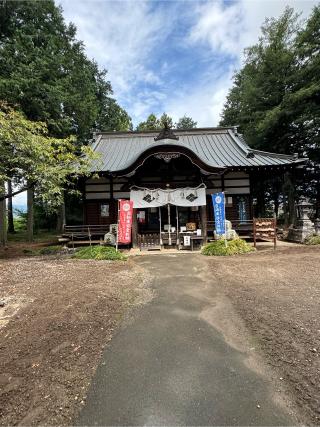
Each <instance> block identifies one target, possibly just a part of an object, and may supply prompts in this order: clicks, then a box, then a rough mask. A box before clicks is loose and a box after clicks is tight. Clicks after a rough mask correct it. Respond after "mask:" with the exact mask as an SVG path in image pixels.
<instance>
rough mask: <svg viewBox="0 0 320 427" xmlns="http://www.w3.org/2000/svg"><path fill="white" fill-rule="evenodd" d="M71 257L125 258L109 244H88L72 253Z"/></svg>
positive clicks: (120, 259)
mask: <svg viewBox="0 0 320 427" xmlns="http://www.w3.org/2000/svg"><path fill="white" fill-rule="evenodd" d="M72 258H78V259H97V260H111V261H124V260H126V259H127V258H126V257H125V256H124V255H123V254H122V253H121V252H119V251H118V252H117V251H116V250H115V248H112V247H110V246H91V247H90V246H88V247H85V248H80V249H78V250H77V251H76V252H75V253H74V254H73V256H72Z"/></svg>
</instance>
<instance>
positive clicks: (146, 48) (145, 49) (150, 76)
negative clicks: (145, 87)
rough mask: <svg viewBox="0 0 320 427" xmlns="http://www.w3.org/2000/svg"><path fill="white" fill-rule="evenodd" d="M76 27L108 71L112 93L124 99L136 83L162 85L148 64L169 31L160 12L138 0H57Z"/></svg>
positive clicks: (79, 36)
mask: <svg viewBox="0 0 320 427" xmlns="http://www.w3.org/2000/svg"><path fill="white" fill-rule="evenodd" d="M60 4H61V5H62V8H63V10H64V16H65V18H66V19H67V21H71V22H73V23H74V24H75V25H76V26H77V29H78V32H77V37H78V38H79V39H80V40H83V41H84V43H85V47H86V51H87V53H88V56H89V57H91V58H94V59H95V60H96V61H97V62H98V64H99V65H100V66H102V67H105V68H106V69H107V70H108V78H109V79H110V80H111V83H112V87H113V89H114V93H115V96H116V97H117V98H118V99H119V101H120V102H121V101H125V100H126V98H127V97H128V94H130V93H131V91H132V90H133V88H134V86H135V85H136V84H138V83H139V82H145V83H151V84H154V85H160V84H161V77H160V75H159V74H156V73H155V72H154V71H152V70H151V69H150V67H149V65H150V63H152V59H153V51H154V49H155V47H156V46H157V45H161V43H162V42H163V40H164V39H165V38H166V37H167V34H168V32H170V25H169V22H168V21H167V20H165V19H164V18H163V13H162V12H161V11H156V12H155V11H154V10H152V9H151V3H150V2H141V1H126V2H125V1H121V2H119V1H112V2H111V1H109V2H104V1H85V0H82V1H77V2H75V1H66V0H62V1H60Z"/></svg>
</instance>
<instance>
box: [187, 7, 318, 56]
mask: <svg viewBox="0 0 320 427" xmlns="http://www.w3.org/2000/svg"><path fill="white" fill-rule="evenodd" d="M315 4H316V1H312V0H309V1H308V0H305V1H301V0H300V1H299V0H297V1H296V0H264V1H258V0H256V1H254V0H240V1H238V2H236V3H232V4H230V3H225V2H223V1H222V0H219V1H215V2H208V3H204V4H203V3H200V4H198V6H197V8H196V16H197V22H196V24H195V25H194V26H193V27H192V29H191V31H190V35H189V41H190V42H191V43H193V44H195V43H205V44H207V45H208V46H209V47H210V48H211V50H212V51H213V52H216V51H219V52H221V53H224V54H227V55H232V56H235V57H237V58H239V59H240V58H241V55H242V51H243V49H244V48H245V47H248V46H250V45H252V44H254V43H256V42H257V40H258V37H259V35H260V27H261V25H262V23H263V22H264V20H265V19H266V18H267V17H278V16H280V14H281V13H282V12H283V11H284V9H285V7H286V6H287V5H289V6H292V7H294V9H295V10H296V11H297V12H302V17H305V16H307V15H308V14H309V13H310V11H311V9H312V7H313V6H314V5H315Z"/></svg>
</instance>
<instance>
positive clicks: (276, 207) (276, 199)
mask: <svg viewBox="0 0 320 427" xmlns="http://www.w3.org/2000/svg"><path fill="white" fill-rule="evenodd" d="M273 202H274V214H275V217H276V218H278V215H279V193H274V195H273Z"/></svg>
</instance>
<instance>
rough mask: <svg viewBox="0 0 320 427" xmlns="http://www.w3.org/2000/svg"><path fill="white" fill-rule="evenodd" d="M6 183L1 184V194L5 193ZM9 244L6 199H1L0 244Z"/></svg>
mask: <svg viewBox="0 0 320 427" xmlns="http://www.w3.org/2000/svg"><path fill="white" fill-rule="evenodd" d="M4 192H5V189H4V185H0V194H1V193H4ZM6 244H7V224H6V200H5V199H4V200H1V201H0V245H1V246H5V245H6Z"/></svg>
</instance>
